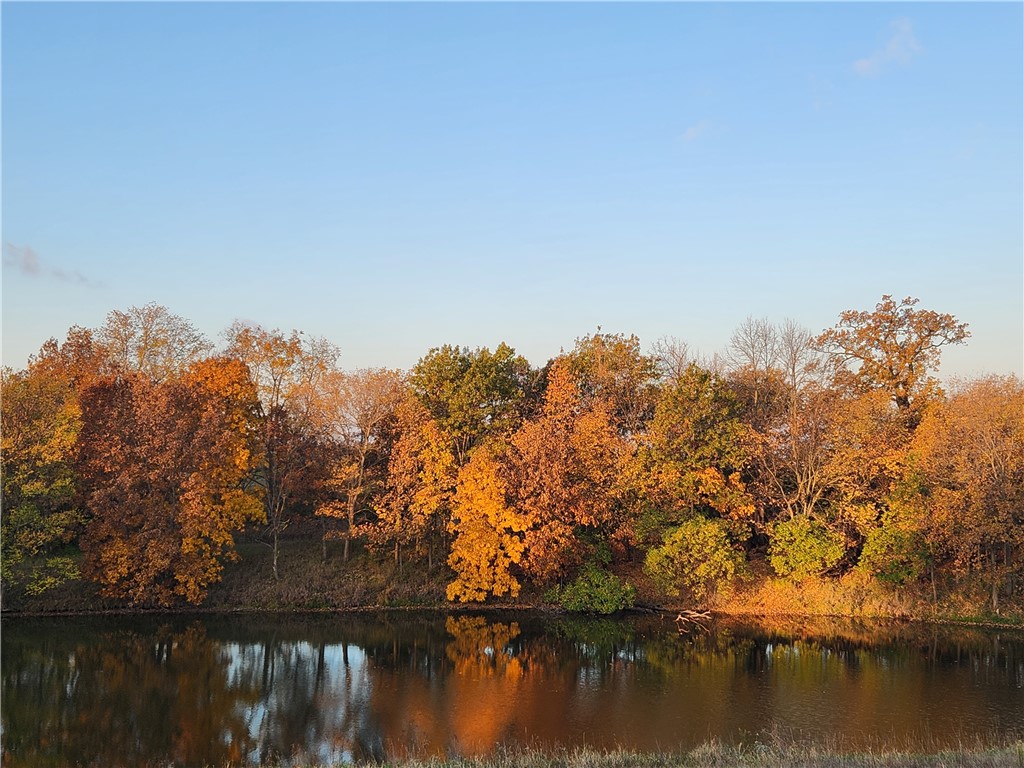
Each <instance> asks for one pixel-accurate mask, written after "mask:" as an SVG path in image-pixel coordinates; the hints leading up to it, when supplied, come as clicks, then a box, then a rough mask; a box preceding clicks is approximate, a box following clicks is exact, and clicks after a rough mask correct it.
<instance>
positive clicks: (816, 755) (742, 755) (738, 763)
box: [308, 742, 1024, 768]
mask: <svg viewBox="0 0 1024 768" xmlns="http://www.w3.org/2000/svg"><path fill="white" fill-rule="evenodd" d="M384 765H387V766H394V767H395V768H1024V742H1016V743H1013V744H1008V745H1005V746H1001V747H995V748H987V747H981V746H979V747H975V748H969V747H963V748H959V749H945V750H937V751H934V752H909V751H896V750H877V751H866V752H856V753H843V752H839V751H836V750H834V749H831V748H828V747H822V746H814V745H789V746H785V745H773V744H762V743H754V744H752V745H744V746H729V745H724V744H721V743H717V742H711V743H709V744H705V745H702V746H700V747H697V748H696V749H693V750H690V751H685V752H633V751H629V750H613V751H610V752H597V751H594V750H589V749H574V750H563V751H555V752H550V751H543V750H518V749H509V750H499V751H498V752H496V753H495V754H493V755H490V756H487V757H479V758H428V759H410V760H399V761H387V762H385V763H384ZM308 768H326V766H308Z"/></svg>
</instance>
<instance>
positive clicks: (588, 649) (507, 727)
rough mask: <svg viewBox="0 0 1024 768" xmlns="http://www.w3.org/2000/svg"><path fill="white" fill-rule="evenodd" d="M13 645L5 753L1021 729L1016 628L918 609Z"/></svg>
mask: <svg viewBox="0 0 1024 768" xmlns="http://www.w3.org/2000/svg"><path fill="white" fill-rule="evenodd" d="M97 625H98V627H99V628H98V629H97ZM111 626H120V627H122V628H121V629H118V630H111V629H110V627H111ZM2 653H3V658H2V662H3V664H2V691H0V693H2V695H3V698H2V705H3V711H2V717H3V722H2V733H3V742H4V754H3V765H5V766H30V765H31V766H58V765H59V766H63V765H73V764H79V765H83V766H100V765H103V766H111V767H112V768H113V767H115V766H129V765H130V766H145V765H157V764H159V765H182V766H191V765H226V764H233V765H239V766H241V765H264V764H274V765H276V764H281V765H288V764H292V765H303V764H329V763H337V762H352V761H368V760H373V761H385V760H388V759H392V758H401V757H404V756H410V755H415V756H421V757H429V756H458V755H483V754H487V753H490V752H492V751H494V750H495V749H496V748H498V747H499V746H500V745H503V744H513V745H516V744H518V745H523V744H525V745H529V746H532V747H540V748H543V747H573V746H577V745H586V746H590V747H594V748H598V749H605V748H609V749H610V748H614V747H619V746H624V747H629V748H632V749H640V750H644V749H652V750H653V749H673V748H678V747H690V746H693V745H695V744H699V743H703V742H705V741H707V740H708V739H709V738H718V739H720V740H723V741H732V740H736V739H742V738H764V734H773V733H774V734H780V733H785V734H790V735H794V736H799V737H801V738H811V739H813V738H815V737H818V738H826V739H828V740H829V741H830V743H832V744H833V745H844V746H849V747H857V746H871V747H878V746H880V745H884V744H890V745H893V746H900V745H902V746H904V747H907V746H913V745H914V744H917V743H920V742H921V741H922V740H927V741H928V745H929V746H930V747H935V746H941V745H944V744H955V743H958V742H959V741H961V740H964V739H968V740H969V739H971V738H978V737H982V738H991V735H992V734H993V733H998V734H1004V735H1006V736H1013V735H1016V736H1018V737H1019V736H1020V735H1021V734H1022V733H1024V687H1022V683H1024V639H1022V637H1021V635H1020V634H1019V633H1017V634H1014V633H1007V632H982V631H977V630H971V631H964V632H955V631H952V630H949V629H940V628H936V627H925V626H921V625H906V624H902V625H901V624H896V625H876V626H873V627H872V626H870V625H866V624H861V625H855V626H851V627H843V626H840V625H838V624H834V623H831V624H830V623H825V624H818V625H815V624H812V623H809V622H804V621H800V622H792V623H791V624H789V625H786V624H783V623H777V624H769V625H756V626H751V625H746V624H743V623H741V622H736V621H726V620H719V621H718V622H716V623H715V625H713V626H712V627H710V631H708V632H699V633H692V634H689V635H687V636H680V635H679V634H678V633H677V632H676V628H675V626H674V624H673V623H672V621H671V620H670V619H669V620H663V619H661V618H659V617H640V618H635V619H632V620H629V621H621V620H612V619H598V620H591V619H586V618H577V617H563V618H554V619H543V618H538V617H530V616H519V617H517V618H511V617H507V616H506V617H501V616H486V615H467V614H462V615H457V616H452V617H448V618H444V617H441V618H439V619H429V618H422V617H421V618H418V619H414V618H412V617H410V618H409V619H399V618H395V617H394V616H393V615H392V616H390V617H387V618H385V619H377V618H374V617H362V618H356V617H351V616H345V617H331V618H321V619H309V620H306V621H305V622H303V621H300V620H298V619H296V618H294V617H292V618H273V617H270V618H268V617H256V618H254V619H246V620H241V619H236V618H232V619H231V620H230V621H229V620H227V619H214V618H211V619H207V620H204V621H193V622H192V623H181V622H178V623H177V624H176V623H175V622H173V621H167V622H164V623H163V624H162V625H151V626H150V627H148V628H146V627H144V626H141V625H140V624H139V623H138V622H127V621H116V620H103V621H94V622H92V624H90V623H89V622H78V623H74V624H72V623H71V622H69V621H67V620H65V621H62V622H52V621H50V622H46V621H39V622H30V621H22V622H19V621H15V622H9V621H8V622H6V623H5V627H4V643H3V647H2Z"/></svg>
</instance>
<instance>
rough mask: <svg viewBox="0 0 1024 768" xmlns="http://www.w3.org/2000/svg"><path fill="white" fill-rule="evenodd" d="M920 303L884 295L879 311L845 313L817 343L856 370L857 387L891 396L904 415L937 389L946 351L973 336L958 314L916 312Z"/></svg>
mask: <svg viewBox="0 0 1024 768" xmlns="http://www.w3.org/2000/svg"><path fill="white" fill-rule="evenodd" d="M917 304H918V299H914V298H910V297H908V298H905V299H903V300H902V301H900V302H899V303H897V302H896V301H895V300H894V299H893V298H892V296H888V295H886V296H882V300H881V301H880V302H879V303H878V304H876V305H875V310H874V312H866V311H857V310H848V311H846V312H843V313H842V314H840V316H839V322H838V323H837V324H836V325H835V326H834V327H832V328H829V329H828V330H826V331H825V332H824V333H822V334H821V335H820V336H818V337H817V339H816V340H815V341H816V343H817V345H818V346H819V347H820V348H821V349H822V350H823V351H824V352H826V353H827V354H829V355H830V356H832V357H833V358H834V359H835V361H836V362H837V363H838V364H840V365H843V366H853V368H852V373H853V376H854V378H855V381H856V382H857V383H858V384H860V385H862V386H863V387H866V388H868V389H880V390H882V391H884V392H886V393H887V394H888V395H889V396H890V397H891V398H892V401H893V402H894V403H895V404H896V405H897V407H898V408H899V409H900V410H901V411H903V412H905V413H909V412H911V411H912V410H913V409H914V406H915V405H916V402H917V399H918V397H919V396H921V395H922V394H925V393H926V392H927V391H928V390H929V389H930V388H932V387H933V386H934V380H933V379H932V378H931V376H930V375H929V374H930V373H931V372H932V371H934V370H935V369H937V368H938V366H939V356H940V354H941V351H942V347H945V346H948V345H951V344H963V343H964V341H965V340H966V339H967V338H968V337H969V336H970V333H969V332H968V330H967V324H966V323H961V322H958V321H957V319H956V318H955V317H953V315H950V314H940V313H938V312H933V311H932V310H926V309H915V307H916V306H917Z"/></svg>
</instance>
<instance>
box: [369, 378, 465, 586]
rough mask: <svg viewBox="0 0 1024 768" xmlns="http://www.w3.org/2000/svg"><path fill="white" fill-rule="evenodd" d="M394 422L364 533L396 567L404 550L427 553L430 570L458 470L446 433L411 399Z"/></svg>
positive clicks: (400, 405) (449, 507) (400, 406)
mask: <svg viewBox="0 0 1024 768" xmlns="http://www.w3.org/2000/svg"><path fill="white" fill-rule="evenodd" d="M395 420H396V424H395V428H394V431H395V433H396V435H397V437H395V438H394V443H393V445H392V447H391V451H390V454H389V457H388V473H387V480H386V483H385V485H384V491H383V493H381V494H380V495H379V496H377V497H376V498H375V499H374V501H373V503H372V507H373V513H374V519H373V520H372V521H370V522H367V523H365V524H364V525H363V530H364V531H365V533H366V534H367V536H368V538H369V541H370V544H371V545H373V546H376V547H393V550H394V558H395V562H396V563H399V562H401V552H402V547H411V548H412V549H413V550H422V549H425V550H426V553H427V567H428V568H432V567H433V565H434V563H433V552H434V545H435V543H436V541H435V540H438V539H440V538H441V537H442V536H443V535H444V532H445V530H446V528H447V525H448V520H449V515H450V511H451V505H452V500H453V498H454V496H455V487H456V481H457V476H458V467H457V466H456V463H455V456H454V455H453V453H452V451H451V448H450V447H449V441H448V439H447V438H446V436H445V434H444V432H443V431H442V430H441V428H440V427H439V426H438V424H437V422H436V421H435V420H434V419H432V418H431V416H430V413H429V412H428V411H427V409H426V408H425V407H424V406H423V405H421V404H420V402H419V400H418V399H416V398H415V397H414V396H412V395H408V396H406V397H405V398H403V400H402V401H401V402H400V403H399V404H398V406H397V408H396V409H395Z"/></svg>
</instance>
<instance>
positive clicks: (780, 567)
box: [768, 516, 846, 581]
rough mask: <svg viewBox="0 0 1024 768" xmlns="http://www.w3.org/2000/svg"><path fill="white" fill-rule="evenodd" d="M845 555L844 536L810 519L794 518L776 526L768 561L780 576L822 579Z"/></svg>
mask: <svg viewBox="0 0 1024 768" xmlns="http://www.w3.org/2000/svg"><path fill="white" fill-rule="evenodd" d="M845 553H846V542H845V540H844V539H843V537H842V535H840V534H838V533H836V532H835V531H833V530H830V529H829V528H827V527H825V526H824V525H822V524H821V523H819V522H818V521H816V520H811V519H810V518H809V517H805V516H800V517H794V518H793V519H792V520H784V521H782V522H779V523H776V524H775V525H774V526H772V530H771V544H770V545H769V547H768V560H769V561H770V562H771V564H772V568H774V569H775V572H776V573H777V574H779V576H789V577H790V578H792V579H795V580H797V581H799V580H801V579H806V578H809V577H811V576H818V575H820V574H822V573H824V572H825V571H827V570H828V569H829V568H831V567H833V566H834V565H835V564H836V563H838V562H839V560H840V559H841V558H842V557H843V555H844V554H845Z"/></svg>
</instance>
